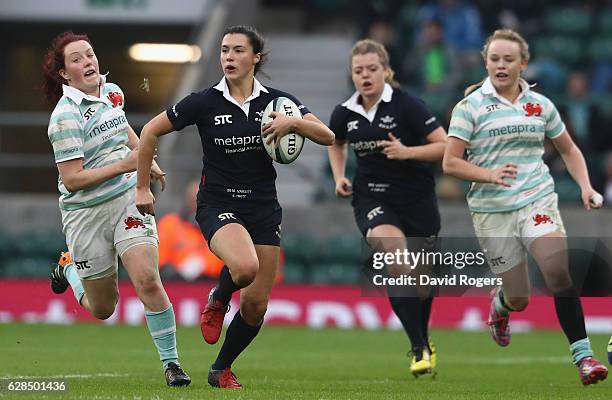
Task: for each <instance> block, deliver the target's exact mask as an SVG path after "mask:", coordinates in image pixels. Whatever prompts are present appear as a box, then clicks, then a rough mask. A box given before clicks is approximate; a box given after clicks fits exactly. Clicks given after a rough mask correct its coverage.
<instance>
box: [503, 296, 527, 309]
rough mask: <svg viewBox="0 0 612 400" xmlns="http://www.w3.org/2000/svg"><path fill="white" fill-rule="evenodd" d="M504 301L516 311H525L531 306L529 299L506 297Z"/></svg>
mask: <svg viewBox="0 0 612 400" xmlns="http://www.w3.org/2000/svg"><path fill="white" fill-rule="evenodd" d="M504 301H505V302H506V304H507V305H508V307H510V308H512V309H513V310H514V311H523V310H524V309H526V308H527V306H528V305H529V297H504Z"/></svg>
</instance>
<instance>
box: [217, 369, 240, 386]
mask: <svg viewBox="0 0 612 400" xmlns="http://www.w3.org/2000/svg"><path fill="white" fill-rule="evenodd" d="M219 383H220V384H221V385H222V386H224V387H227V386H240V384H239V383H238V380H237V378H236V375H235V374H234V373H233V372H232V370H231V369H229V368H225V369H224V370H223V373H222V374H221V376H220V377H219Z"/></svg>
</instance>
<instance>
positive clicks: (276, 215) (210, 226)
mask: <svg viewBox="0 0 612 400" xmlns="http://www.w3.org/2000/svg"><path fill="white" fill-rule="evenodd" d="M266 56H267V53H266V51H265V50H264V41H263V38H262V37H261V36H260V35H259V33H258V32H257V31H256V30H255V29H254V28H252V27H248V26H234V27H231V28H228V29H227V30H226V31H225V32H224V35H223V40H222V43H221V54H220V60H221V66H222V68H223V74H224V77H223V78H222V79H221V81H219V83H218V84H217V85H215V86H213V87H210V88H207V89H204V90H203V91H201V92H198V93H192V94H190V95H189V96H187V97H185V98H184V99H183V100H181V101H180V102H178V103H177V104H175V105H174V106H172V107H170V108H168V109H167V110H166V111H164V112H162V113H161V114H159V115H157V116H156V117H155V118H154V119H153V120H151V121H150V122H149V123H148V124H146V125H145V127H144V128H143V130H142V133H141V141H140V150H139V158H138V183H137V193H136V206H137V207H138V209H139V210H140V211H141V212H142V213H143V214H153V213H154V203H155V198H154V197H153V194H152V193H151V191H150V188H149V175H150V165H151V161H152V160H153V153H154V151H155V147H156V145H157V140H158V139H157V138H158V137H159V136H162V135H165V134H167V133H170V132H172V131H179V130H181V129H183V128H184V127H186V126H189V125H193V124H195V125H196V126H197V127H198V130H199V133H200V137H201V141H202V149H203V152H204V157H203V162H204V165H203V168H202V175H203V176H205V177H206V180H205V181H204V180H203V181H202V183H201V185H200V190H199V192H198V211H197V214H196V219H197V221H198V224H199V225H200V229H201V230H202V233H203V235H204V237H205V238H206V240H207V241H208V243H209V245H210V248H211V250H212V251H213V252H214V253H215V254H216V255H217V256H218V257H219V258H220V259H221V260H223V261H224V262H225V267H223V269H222V270H221V274H220V277H219V283H218V285H217V286H216V287H215V288H213V290H211V292H210V295H209V297H208V304H207V305H206V306H205V307H204V311H203V312H202V317H201V329H202V336H203V337H204V340H205V341H206V342H207V343H210V344H213V343H216V342H217V340H218V339H219V336H220V334H221V327H222V324H223V318H224V316H225V313H226V311H227V310H228V305H229V302H230V299H231V297H232V293H233V292H235V291H238V290H241V289H242V290H241V293H240V310H239V312H237V313H236V314H235V316H234V319H233V320H232V322H231V323H230V325H229V327H228V328H227V332H226V335H225V341H224V343H223V345H222V347H221V350H220V352H219V355H218V357H217V359H216V360H215V362H214V363H213V364H212V366H211V368H210V371H209V374H208V382H209V383H210V384H211V386H215V387H221V388H241V387H242V386H241V385H240V384H239V383H238V381H237V380H236V376H235V375H234V374H233V372H232V371H231V365H232V363H233V361H234V360H235V359H236V358H237V357H238V355H239V354H240V353H241V352H242V351H243V350H244V349H245V348H246V347H247V346H248V345H249V343H251V341H252V340H253V339H254V338H255V336H257V333H258V332H259V330H260V328H261V325H262V322H263V318H264V314H265V312H266V308H267V304H268V299H269V297H270V291H271V290H272V285H273V283H274V277H275V275H276V270H277V268H278V263H279V250H280V248H279V245H280V229H281V227H280V226H281V217H282V211H281V207H280V205H279V204H278V201H277V197H276V187H275V179H276V172H275V170H274V167H273V165H272V160H271V158H270V157H269V156H268V155H267V153H266V151H265V149H264V147H263V143H262V131H261V125H260V124H261V117H262V113H263V110H264V109H265V107H266V105H267V104H268V103H269V102H270V101H271V100H272V99H274V98H277V97H280V96H285V97H289V98H291V99H292V100H293V101H294V102H295V103H296V104H297V105H298V106H299V108H300V110H301V112H302V115H303V119H302V118H299V117H287V116H285V115H283V114H279V113H272V114H271V116H272V117H273V118H274V120H273V121H272V122H271V123H269V124H268V125H267V126H265V127H264V130H263V135H264V136H265V139H263V140H266V141H268V142H270V143H271V142H272V141H275V140H278V139H280V138H281V137H282V136H284V135H286V134H287V133H288V132H290V131H295V132H298V133H300V134H302V135H303V136H305V137H307V138H309V139H311V140H313V141H314V142H316V143H319V144H324V145H329V144H331V143H333V141H334V134H333V133H332V132H331V131H330V130H329V129H328V128H327V126H325V124H323V123H322V122H321V121H319V120H318V119H317V118H316V117H315V116H314V115H313V114H312V113H311V112H310V111H309V110H308V109H307V108H306V107H304V106H303V105H302V104H301V103H300V102H299V100H297V99H296V98H295V97H293V96H292V95H290V94H288V93H284V92H281V91H279V90H276V89H273V88H269V87H264V86H263V85H262V84H261V83H259V81H258V80H257V79H255V75H256V74H257V72H258V71H259V70H260V69H261V66H262V64H263V62H264V61H265V59H266Z"/></svg>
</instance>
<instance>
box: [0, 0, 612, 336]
mask: <svg viewBox="0 0 612 400" xmlns="http://www.w3.org/2000/svg"><path fill="white" fill-rule="evenodd" d="M535 3H536V2H533V1H532V0H512V1H505V0H504V1H486V0H481V1H476V0H474V1H470V0H463V1H461V0H429V1H400V0H389V1H383V0H362V1H350V0H302V1H292V2H286V1H278V0H261V1H255V0H244V1H240V0H201V1H200V0H175V1H173V2H172V5H170V3H168V2H166V1H164V0H56V1H54V2H53V3H52V4H51V3H49V2H47V1H44V0H20V1H6V2H2V6H1V7H0V34H1V37H3V38H4V40H2V41H1V42H0V53H1V54H2V62H1V63H0V83H1V85H2V87H3V88H4V89H3V91H2V92H1V93H0V204H1V205H2V206H1V207H0V221H2V222H1V224H0V285H1V286H3V289H2V291H1V292H2V294H1V295H0V298H2V299H3V300H2V302H0V321H4V322H9V321H19V320H26V321H32V322H35V321H47V322H70V321H72V320H73V319H74V316H75V314H74V313H75V312H76V310H75V309H76V307H75V304H74V301H73V299H72V298H71V296H70V295H65V296H62V297H53V296H52V295H51V292H50V290H49V289H48V284H47V282H46V279H47V276H48V273H49V271H50V265H51V264H52V263H53V262H55V261H56V260H57V258H58V256H59V252H60V251H62V250H65V242H64V236H63V234H62V232H61V221H60V215H59V210H58V207H57V197H58V195H57V169H56V167H55V164H54V161H53V157H52V153H51V147H50V144H49V142H48V139H47V135H46V129H47V123H48V119H49V115H50V112H51V110H52V108H53V106H52V105H48V104H45V102H44V100H43V96H42V94H41V92H40V90H39V87H40V86H41V84H42V77H41V68H40V65H41V62H42V58H43V55H44V53H45V50H46V48H47V46H48V45H49V43H50V40H51V39H52V38H53V37H54V36H55V35H56V34H58V33H60V32H62V31H64V30H67V29H72V30H73V31H75V32H79V33H80V32H83V33H87V34H88V35H89V37H90V38H91V40H92V42H93V45H94V48H95V50H96V53H97V55H98V58H99V60H100V70H101V72H106V71H108V72H110V75H109V80H110V81H112V82H115V83H117V84H119V85H120V86H121V88H122V89H123V91H124V92H125V95H126V107H125V109H126V113H127V117H128V120H129V122H130V123H131V125H132V126H133V128H134V129H135V130H136V132H139V131H140V129H141V127H142V126H143V125H144V124H145V123H146V122H147V121H148V120H149V119H150V118H151V117H153V116H154V115H155V114H157V113H158V112H160V111H161V110H163V109H165V108H166V107H167V106H169V105H171V104H173V103H174V102H175V101H177V100H178V99H180V98H182V97H184V96H185V95H186V94H188V93H189V92H191V91H197V90H200V89H201V88H204V87H207V86H210V85H212V84H214V83H216V82H217V81H218V80H219V79H220V77H221V71H220V68H219V59H218V52H219V51H218V46H219V42H220V39H221V32H222V31H223V29H224V28H225V27H227V26H230V25H234V24H251V25H254V26H256V27H257V28H258V29H259V30H260V31H261V32H262V33H263V34H264V36H265V37H266V39H267V45H268V48H269V50H271V53H270V58H269V62H268V64H267V65H266V66H265V67H264V72H265V73H266V74H267V77H260V78H261V79H262V81H263V82H264V84H268V85H270V86H274V87H277V88H280V89H282V90H286V91H288V92H290V93H293V94H295V95H296V96H297V97H298V98H300V100H302V102H303V103H304V104H306V105H307V106H308V107H309V108H310V109H311V110H312V111H313V112H314V113H315V114H316V115H317V116H319V118H321V119H322V120H323V121H326V122H327V121H328V119H329V115H330V113H331V111H332V109H333V107H334V105H335V104H337V103H339V102H342V101H343V100H345V99H346V98H347V97H348V96H349V95H350V94H351V93H352V84H351V82H350V79H349V75H348V69H347V64H348V54H349V50H350V48H351V46H352V44H353V43H354V41H355V40H357V39H358V38H362V37H365V36H369V37H372V38H375V39H377V40H379V41H381V42H383V43H385V44H386V45H387V47H388V49H389V51H390V53H391V57H392V64H393V68H394V69H395V71H396V74H397V78H398V79H399V81H400V82H401V83H402V85H403V87H404V88H406V89H407V90H410V91H412V92H414V93H416V94H417V95H418V96H420V97H421V98H423V99H424V100H425V101H426V102H427V104H428V105H429V107H430V108H431V109H432V111H433V112H434V113H435V114H436V116H437V117H438V118H439V119H440V120H442V121H443V124H444V126H445V127H448V120H449V114H450V110H451V109H452V106H453V105H454V104H455V103H456V102H457V101H458V100H459V99H461V97H462V91H463V88H464V87H465V86H467V85H468V84H470V83H473V82H476V81H479V80H480V79H481V78H482V77H483V76H484V74H485V71H484V68H483V66H482V60H481V58H480V55H479V51H480V48H481V46H482V43H483V41H484V39H485V37H486V36H488V34H489V33H490V32H492V31H493V30H494V29H496V28H498V27H501V26H507V27H512V28H514V29H516V30H518V31H520V32H521V33H522V34H523V35H524V36H525V37H526V38H527V40H528V42H529V43H530V45H531V52H532V60H531V63H530V67H529V69H528V71H527V73H526V78H527V79H528V80H529V81H531V82H534V83H537V88H536V89H537V90H541V91H543V92H544V93H545V94H546V95H547V96H549V97H550V98H552V99H553V100H554V101H555V102H556V104H557V105H558V107H559V109H560V110H561V111H562V113H563V116H564V120H565V122H566V123H567V125H568V127H569V130H570V131H571V132H572V134H573V135H574V137H575V140H576V141H577V142H578V143H579V145H580V147H581V148H582V150H583V151H584V153H585V155H586V158H587V161H588V164H589V168H590V173H591V178H592V181H593V183H594V185H595V187H596V188H597V189H598V190H599V191H600V192H602V193H605V194H606V200H607V202H608V203H610V202H612V156H611V155H612V132H610V126H612V90H611V89H612V2H611V1H609V0H607V1H606V0H592V1H563V0H555V1H552V0H542V1H538V2H537V5H536V4H535ZM137 43H175V44H187V45H192V46H195V47H196V48H197V50H196V53H195V54H194V55H192V56H190V57H191V58H190V59H189V61H185V62H184V61H177V60H156V61H138V60H137V59H135V57H136V55H134V54H131V53H130V48H131V46H133V45H135V44H137ZM192 48H193V47H192ZM198 52H199V53H201V57H199V58H198V57H197V55H198V54H197V53H198ZM157 55H158V56H160V55H164V54H160V53H159V52H158V54H157ZM168 61H169V62H168ZM200 157H201V148H200V144H199V138H198V135H197V132H196V130H195V129H193V128H190V129H186V131H185V132H184V133H181V134H175V135H171V136H169V137H166V138H163V139H162V142H161V144H160V149H159V158H158V162H159V164H160V165H161V166H162V168H163V169H165V171H166V172H167V175H168V181H169V187H168V188H167V190H166V191H165V192H164V193H163V194H160V193H158V219H159V218H160V217H162V216H163V215H164V214H166V213H171V212H177V211H179V210H180V209H181V207H183V203H184V201H183V198H184V189H185V186H186V185H187V184H188V182H189V181H191V180H193V179H197V178H198V177H199V174H200V168H201V160H200ZM546 161H547V163H548V164H549V166H550V168H551V170H552V172H553V174H554V177H555V180H556V185H557V192H558V193H559V196H560V199H561V201H562V204H561V211H562V214H563V216H564V220H565V224H566V227H567V229H568V233H569V234H570V235H571V236H577V237H584V236H588V237H595V238H597V237H602V238H603V237H609V236H611V233H612V231H611V230H610V224H609V222H608V221H611V220H612V211H610V210H609V209H608V210H606V209H604V210H601V211H598V212H591V213H586V212H584V211H583V210H582V208H581V206H580V204H579V190H578V187H577V186H576V185H575V184H574V183H573V181H572V180H571V178H570V177H569V175H568V174H567V172H566V170H565V169H564V167H563V164H562V162H561V161H560V159H559V158H558V156H556V153H555V152H554V151H550V152H548V153H547V156H546ZM354 165H355V163H354V160H353V159H352V158H351V159H350V161H349V166H348V175H352V171H353V169H354ZM277 171H278V175H279V178H278V184H277V186H278V191H279V197H280V201H281V204H282V205H283V208H284V219H283V250H284V255H285V264H284V270H283V281H284V285H280V286H279V287H278V288H277V290H276V291H275V293H274V295H273V296H276V297H275V298H276V299H278V301H277V303H274V307H271V308H270V311H269V314H272V315H268V317H269V318H270V319H274V318H278V320H279V321H284V322H290V323H296V324H308V325H310V326H317V327H318V326H326V325H337V326H341V327H352V326H364V327H369V328H376V327H381V326H389V327H393V328H399V325H397V321H396V320H393V319H389V318H390V311H389V308H388V306H387V305H386V303H385V302H384V299H375V300H372V302H360V301H361V300H363V299H360V297H359V289H358V287H356V286H355V284H356V283H357V282H358V280H359V278H360V266H359V256H360V237H359V233H358V231H357V228H356V226H355V223H354V221H353V216H352V210H351V208H350V205H349V202H348V201H345V200H339V199H336V198H335V197H334V194H333V188H334V186H333V181H332V178H331V172H330V169H329V165H328V162H327V156H326V151H325V150H324V149H322V148H317V147H315V146H312V145H311V146H309V145H308V144H307V145H306V146H305V148H304V151H303V153H302V154H301V156H300V158H299V159H298V160H297V161H296V162H295V163H293V164H291V165H288V166H281V165H277ZM437 185H438V192H439V197H440V208H441V212H442V227H443V229H442V235H443V236H455V237H464V236H472V235H473V231H472V227H471V220H470V216H469V212H468V210H467V207H466V204H465V198H464V195H465V191H466V189H467V186H466V185H465V184H463V183H459V182H458V181H456V180H454V179H450V178H448V177H444V176H441V174H440V173H438V180H437ZM120 275H121V277H122V278H123V279H126V276H125V273H124V271H123V270H122V269H120ZM162 275H163V276H164V277H165V278H166V279H167V282H168V284H167V285H168V291H169V293H170V295H171V297H172V298H173V300H174V301H175V307H176V302H177V301H178V302H180V307H178V313H177V314H178V317H179V320H180V322H181V323H182V324H184V325H193V324H195V323H197V317H198V315H199V314H198V313H199V311H198V310H199V305H198V302H199V301H200V300H202V298H203V294H204V293H206V292H207V288H208V287H210V286H209V285H210V283H209V282H206V280H205V277H204V276H201V277H200V276H195V277H194V276H190V278H192V279H193V278H197V279H196V281H197V282H195V283H193V282H191V283H188V282H185V278H184V276H183V275H182V274H181V273H178V272H177V271H176V270H175V269H174V268H173V266H172V265H167V266H163V268H162ZM289 284H291V285H295V286H288V285H289ZM321 285H334V286H331V288H333V290H330V289H329V288H330V286H321ZM326 288H327V289H326ZM121 290H122V295H123V299H124V301H122V303H121V306H120V307H119V309H118V313H117V315H116V318H115V319H113V320H111V321H109V322H110V323H113V322H117V321H123V322H128V323H135V324H136V323H142V314H141V312H142V309H141V306H140V308H139V305H138V304H136V303H134V304H132V303H133V302H132V303H130V302H131V301H132V300H134V301H136V302H137V300H136V299H135V297H133V292H130V288H129V284H127V283H126V282H125V281H124V282H122V286H121ZM24 291H25V293H29V294H31V296H29V298H30V299H29V300H28V301H24V299H23V298H24V296H23V293H24ZM130 296H131V297H130ZM173 296H174V297H173ZM57 299H60V300H57ZM126 299H127V300H126ZM296 299H297V300H296ZM294 300H295V302H292V301H294ZM323 300H325V301H328V302H329V303H325V304H326V305H325V307H319V308H316V307H317V304H319V303H316V302H317V301H323ZM451 300H452V301H451ZM451 300H447V303H444V300H442V303H440V304H441V305H440V306H437V307H436V310H435V311H434V325H436V326H449V327H453V326H454V327H457V326H463V327H464V328H468V329H481V328H483V326H484V325H483V319H484V317H485V315H486V303H487V301H486V299H483V298H480V299H476V300H469V299H468V300H462V301H456V299H451ZM591 300H594V299H589V301H587V303H588V304H587V305H586V307H587V311H588V315H587V317H588V318H587V323H588V325H589V329H590V330H591V331H596V332H601V333H603V332H610V331H612V306H610V302H609V299H608V300H606V301H604V300H601V301H599V302H596V301H591ZM58 301H59V303H58ZM451 303H452V304H454V308H452V310H449V313H450V314H449V315H446V314H445V311H444V305H443V304H451ZM463 303H466V304H463ZM313 304H314V305H313ZM364 304H365V305H364ZM549 306H550V304H548V303H546V302H545V301H544V302H543V303H542V304H541V307H549ZM304 307H306V308H308V307H310V308H308V310H309V311H307V310H306V308H304ZM313 307H314V309H315V310H314V311H313V310H312V308H313ZM334 307H335V308H334ZM368 307H370V308H368ZM538 307H540V306H538V305H536V306H532V307H531V308H530V310H531V311H529V312H526V313H524V315H525V321H524V322H525V323H524V327H525V329H528V328H530V327H534V326H535V327H545V328H554V327H556V320H555V319H554V317H553V316H552V314H551V313H550V310H549V311H546V312H544V311H542V310H544V309H542V308H538ZM589 307H591V308H589ZM451 311H452V312H451ZM275 313H276V314H275ZM317 313H318V314H317ZM549 314H550V315H549ZM76 315H77V317H78V318H86V317H85V316H84V315H83V314H82V313H81V312H80V311H79V312H78V313H77V314H76ZM445 315H446V316H445ZM543 315H546V316H543Z"/></svg>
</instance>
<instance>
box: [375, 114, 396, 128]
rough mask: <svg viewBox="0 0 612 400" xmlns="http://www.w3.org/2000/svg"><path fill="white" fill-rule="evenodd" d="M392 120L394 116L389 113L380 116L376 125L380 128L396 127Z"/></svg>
mask: <svg viewBox="0 0 612 400" xmlns="http://www.w3.org/2000/svg"><path fill="white" fill-rule="evenodd" d="M394 120H395V117H392V116H390V115H385V116H384V117H380V124H378V127H379V128H382V129H394V128H396V127H397V123H395V122H393V121H394Z"/></svg>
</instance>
